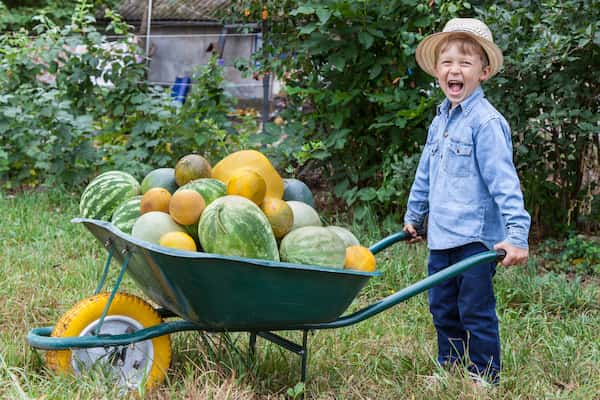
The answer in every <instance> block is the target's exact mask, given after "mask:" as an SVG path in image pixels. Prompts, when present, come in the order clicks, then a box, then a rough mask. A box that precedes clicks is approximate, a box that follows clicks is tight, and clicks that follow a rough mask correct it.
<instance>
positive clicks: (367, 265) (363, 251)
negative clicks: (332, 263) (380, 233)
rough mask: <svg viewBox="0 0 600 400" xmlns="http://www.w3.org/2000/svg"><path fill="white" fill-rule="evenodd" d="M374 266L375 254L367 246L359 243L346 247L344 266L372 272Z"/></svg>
mask: <svg viewBox="0 0 600 400" xmlns="http://www.w3.org/2000/svg"><path fill="white" fill-rule="evenodd" d="M375 266H376V262H375V256H374V255H373V253H371V251H370V250H369V249H368V248H366V247H364V246H360V245H355V246H349V247H346V259H345V261H344V268H346V269H355V270H359V271H364V272H373V271H375Z"/></svg>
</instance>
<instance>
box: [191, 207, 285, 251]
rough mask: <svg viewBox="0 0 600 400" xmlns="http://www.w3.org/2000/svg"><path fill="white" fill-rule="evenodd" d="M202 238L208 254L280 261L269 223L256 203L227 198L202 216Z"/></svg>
mask: <svg viewBox="0 0 600 400" xmlns="http://www.w3.org/2000/svg"><path fill="white" fill-rule="evenodd" d="M198 237H199V238H200V243H201V244H202V248H203V249H204V251H206V252H208V253H216V254H223V255H227V256H239V257H248V258H260V259H264V260H273V261H279V251H278V249H277V241H276V240H275V236H274V235H273V230H272V229H271V224H269V220H268V219H267V217H266V216H265V214H263V212H262V211H261V210H260V208H258V206H257V205H256V204H254V203H253V202H252V201H250V200H248V199H246V198H245V197H241V196H234V195H230V196H223V197H220V198H218V199H216V200H215V201H213V202H212V203H211V204H210V205H209V206H208V207H206V209H205V210H204V212H203V213H202V217H200V222H199V224H198Z"/></svg>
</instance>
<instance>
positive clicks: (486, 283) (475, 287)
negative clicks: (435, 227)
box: [428, 243, 500, 383]
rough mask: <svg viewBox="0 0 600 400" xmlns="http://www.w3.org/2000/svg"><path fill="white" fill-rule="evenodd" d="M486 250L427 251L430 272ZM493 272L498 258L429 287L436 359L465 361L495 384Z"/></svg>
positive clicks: (497, 360) (467, 247) (470, 247)
mask: <svg viewBox="0 0 600 400" xmlns="http://www.w3.org/2000/svg"><path fill="white" fill-rule="evenodd" d="M487 250H488V248H487V247H485V246H484V245H483V244H482V243H470V244H466V245H464V246H460V247H455V248H452V249H447V250H430V253H429V263H428V269H429V275H431V274H434V273H436V272H438V271H440V270H442V269H444V268H446V267H448V266H450V265H452V264H455V263H457V262H459V261H461V260H463V259H465V258H467V257H469V256H472V255H474V254H477V253H481V252H484V251H487ZM495 273H496V262H490V263H485V264H479V265H477V266H474V267H472V268H470V269H469V270H467V271H465V272H464V273H463V274H461V275H459V276H457V277H455V278H452V279H450V280H448V281H446V282H444V283H442V284H440V285H439V286H436V287H433V288H431V289H429V310H430V311H431V314H432V316H433V324H434V325H435V329H436V331H437V339H438V362H439V363H440V364H441V365H443V366H446V365H452V364H455V363H466V364H465V365H466V366H467V367H468V369H469V370H470V371H471V372H473V373H475V374H477V375H480V376H486V377H487V378H488V379H489V380H490V381H491V382H493V383H497V382H498V378H499V376H498V375H499V373H500V334H499V332H498V317H497V315H496V298H495V297H494V287H493V284H492V278H493V276H494V274H495ZM467 356H468V357H467Z"/></svg>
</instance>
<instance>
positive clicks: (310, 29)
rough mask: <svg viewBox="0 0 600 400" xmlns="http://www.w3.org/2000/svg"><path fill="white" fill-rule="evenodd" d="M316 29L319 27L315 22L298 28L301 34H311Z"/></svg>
mask: <svg viewBox="0 0 600 400" xmlns="http://www.w3.org/2000/svg"><path fill="white" fill-rule="evenodd" d="M315 29H317V24H315V23H314V22H313V23H310V24H306V25H304V26H302V27H301V28H300V29H299V30H298V32H299V33H300V34H301V35H310V34H311V33H313V32H314V31H315Z"/></svg>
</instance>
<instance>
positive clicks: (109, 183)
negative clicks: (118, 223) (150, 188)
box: [79, 171, 140, 221]
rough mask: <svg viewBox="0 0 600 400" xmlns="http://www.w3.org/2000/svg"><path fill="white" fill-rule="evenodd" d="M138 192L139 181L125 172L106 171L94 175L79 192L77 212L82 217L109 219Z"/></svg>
mask: <svg viewBox="0 0 600 400" xmlns="http://www.w3.org/2000/svg"><path fill="white" fill-rule="evenodd" d="M139 194H140V184H139V182H138V181H137V180H136V179H135V178H134V177H133V176H131V175H130V174H128V173H127V172H122V171H108V172H105V173H103V174H100V175H98V176H97V177H95V178H94V179H93V180H92V181H91V182H90V183H89V184H88V185H87V187H86V188H85V190H84V191H83V193H82V194H81V200H80V201H79V213H80V214H81V216H82V217H84V218H93V219H100V220H104V221H110V219H111V217H112V214H113V212H114V210H115V209H116V208H117V207H118V206H119V205H120V204H121V203H123V202H124V201H125V200H127V199H129V198H131V197H133V196H137V195H139Z"/></svg>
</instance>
